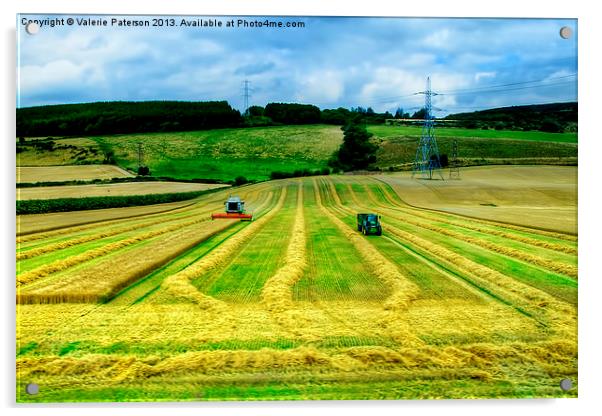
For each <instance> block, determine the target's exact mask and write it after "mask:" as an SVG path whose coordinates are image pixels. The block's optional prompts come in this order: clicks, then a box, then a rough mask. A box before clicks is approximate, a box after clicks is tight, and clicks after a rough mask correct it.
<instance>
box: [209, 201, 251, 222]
mask: <svg viewBox="0 0 602 416" xmlns="http://www.w3.org/2000/svg"><path fill="white" fill-rule="evenodd" d="M224 205H225V206H226V212H214V213H213V214H211V219H212V220H214V219H216V218H218V219H236V218H238V219H240V220H241V221H253V214H246V213H245V202H244V201H242V200H241V199H240V198H239V197H237V196H230V197H229V198H228V200H227V201H226V202H225V204H224Z"/></svg>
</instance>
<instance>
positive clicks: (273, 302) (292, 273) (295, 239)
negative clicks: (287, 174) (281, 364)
mask: <svg viewBox="0 0 602 416" xmlns="http://www.w3.org/2000/svg"><path fill="white" fill-rule="evenodd" d="M305 244H306V237H305V217H304V214H303V186H301V185H300V186H299V191H298V194H297V209H296V214H295V223H294V225H293V230H292V234H291V236H290V241H289V245H288V248H287V251H286V261H285V264H284V265H283V266H282V267H281V268H280V269H278V271H277V272H276V273H275V274H274V275H273V276H272V277H271V278H269V279H268V280H267V281H266V283H265V285H264V287H263V290H262V292H261V298H262V301H263V303H264V304H265V305H266V307H267V308H268V309H269V310H271V311H283V310H285V309H288V308H290V307H291V306H292V303H293V296H292V292H291V288H292V286H293V285H294V284H295V283H296V282H297V281H299V279H301V277H302V276H303V271H304V270H305V268H306V267H307V256H306V249H305Z"/></svg>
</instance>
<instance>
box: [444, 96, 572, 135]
mask: <svg viewBox="0 0 602 416" xmlns="http://www.w3.org/2000/svg"><path fill="white" fill-rule="evenodd" d="M577 109H578V104H577V103H575V102H572V103H553V104H536V105H521V106H513V107H502V108H492V109H488V110H482V111H473V112H469V113H457V114H450V115H448V116H447V117H445V118H444V119H445V120H454V121H455V123H454V125H456V126H458V127H467V128H493V129H498V130H540V131H544V132H549V133H561V132H576V131H577Z"/></svg>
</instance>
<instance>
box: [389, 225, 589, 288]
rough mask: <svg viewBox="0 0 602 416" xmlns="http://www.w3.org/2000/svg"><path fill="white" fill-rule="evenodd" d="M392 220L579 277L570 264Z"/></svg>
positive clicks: (423, 226) (468, 237)
mask: <svg viewBox="0 0 602 416" xmlns="http://www.w3.org/2000/svg"><path fill="white" fill-rule="evenodd" d="M392 218H395V219H397V220H399V221H403V222H405V223H408V224H411V225H414V226H416V227H420V228H423V229H426V230H430V231H434V232H436V233H438V234H442V235H445V236H448V237H452V238H455V239H457V240H460V241H464V242H466V243H469V244H473V245H475V246H477V247H482V248H485V249H487V250H491V251H494V252H496V253H500V254H503V255H505V256H509V257H512V258H515V259H518V260H521V261H524V262H526V263H530V264H534V265H536V266H540V267H543V268H545V269H548V270H551V271H553V272H556V273H560V274H563V275H566V276H570V277H574V278H576V277H577V267H576V266H573V265H570V264H564V263H560V262H557V261H553V260H546V259H543V258H541V257H539V256H535V255H533V254H530V253H525V252H524V251H521V250H518V249H515V248H511V247H504V246H500V245H499V244H495V243H492V242H490V241H487V240H483V239H481V238H475V237H470V236H468V235H465V234H462V233H458V232H455V231H452V230H448V229H446V228H442V227H438V226H435V225H431V224H428V223H425V222H423V221H415V220H411V219H409V218H408V217H403V218H402V217H396V216H392Z"/></svg>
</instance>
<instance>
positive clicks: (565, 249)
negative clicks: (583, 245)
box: [349, 184, 577, 255]
mask: <svg viewBox="0 0 602 416" xmlns="http://www.w3.org/2000/svg"><path fill="white" fill-rule="evenodd" d="M377 186H379V188H380V189H381V190H382V192H383V195H384V196H385V198H386V199H387V201H388V202H389V203H390V204H391V205H393V206H396V207H399V208H396V210H400V211H402V212H404V213H405V214H410V215H414V216H416V217H420V218H424V219H426V220H430V221H443V222H445V223H447V224H449V225H453V226H456V227H461V228H465V229H468V230H473V231H478V232H481V233H485V234H491V235H496V236H498V237H503V238H507V239H510V240H514V241H518V242H521V243H525V244H529V245H532V246H536V247H541V248H545V249H548V250H553V251H559V252H562V253H567V254H574V255H577V248H575V247H571V246H566V245H563V244H557V243H552V242H549V241H542V240H537V239H535V238H530V237H526V236H523V235H518V234H513V233H509V232H505V231H502V230H497V229H491V228H483V227H479V226H476V225H473V224H472V223H481V224H485V223H486V221H482V220H472V219H471V220H470V222H471V224H468V223H464V222H457V221H452V220H450V219H449V217H452V215H444V214H434V213H432V212H430V211H425V210H421V209H419V208H406V207H404V206H401V205H399V204H398V203H397V202H395V201H394V200H392V199H391V197H390V196H389V194H388V193H387V192H386V191H385V190H383V188H382V186H381V185H380V184H378V185H377ZM349 189H350V190H351V191H352V192H353V189H352V188H351V186H350V185H349ZM369 194H370V198H371V199H372V200H373V201H375V202H377V203H379V202H378V200H377V199H376V198H375V196H374V194H373V192H372V191H371V190H369ZM352 195H353V197H354V200H356V201H357V199H356V197H355V193H353V194H352ZM379 205H381V206H383V205H382V204H381V203H379ZM383 207H384V206H383ZM385 208H386V207H385ZM389 208H391V207H389ZM494 224H495V225H494ZM487 225H490V226H495V227H498V228H510V227H507V226H506V224H497V223H492V224H487ZM529 232H531V230H529ZM565 240H566V239H565Z"/></svg>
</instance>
